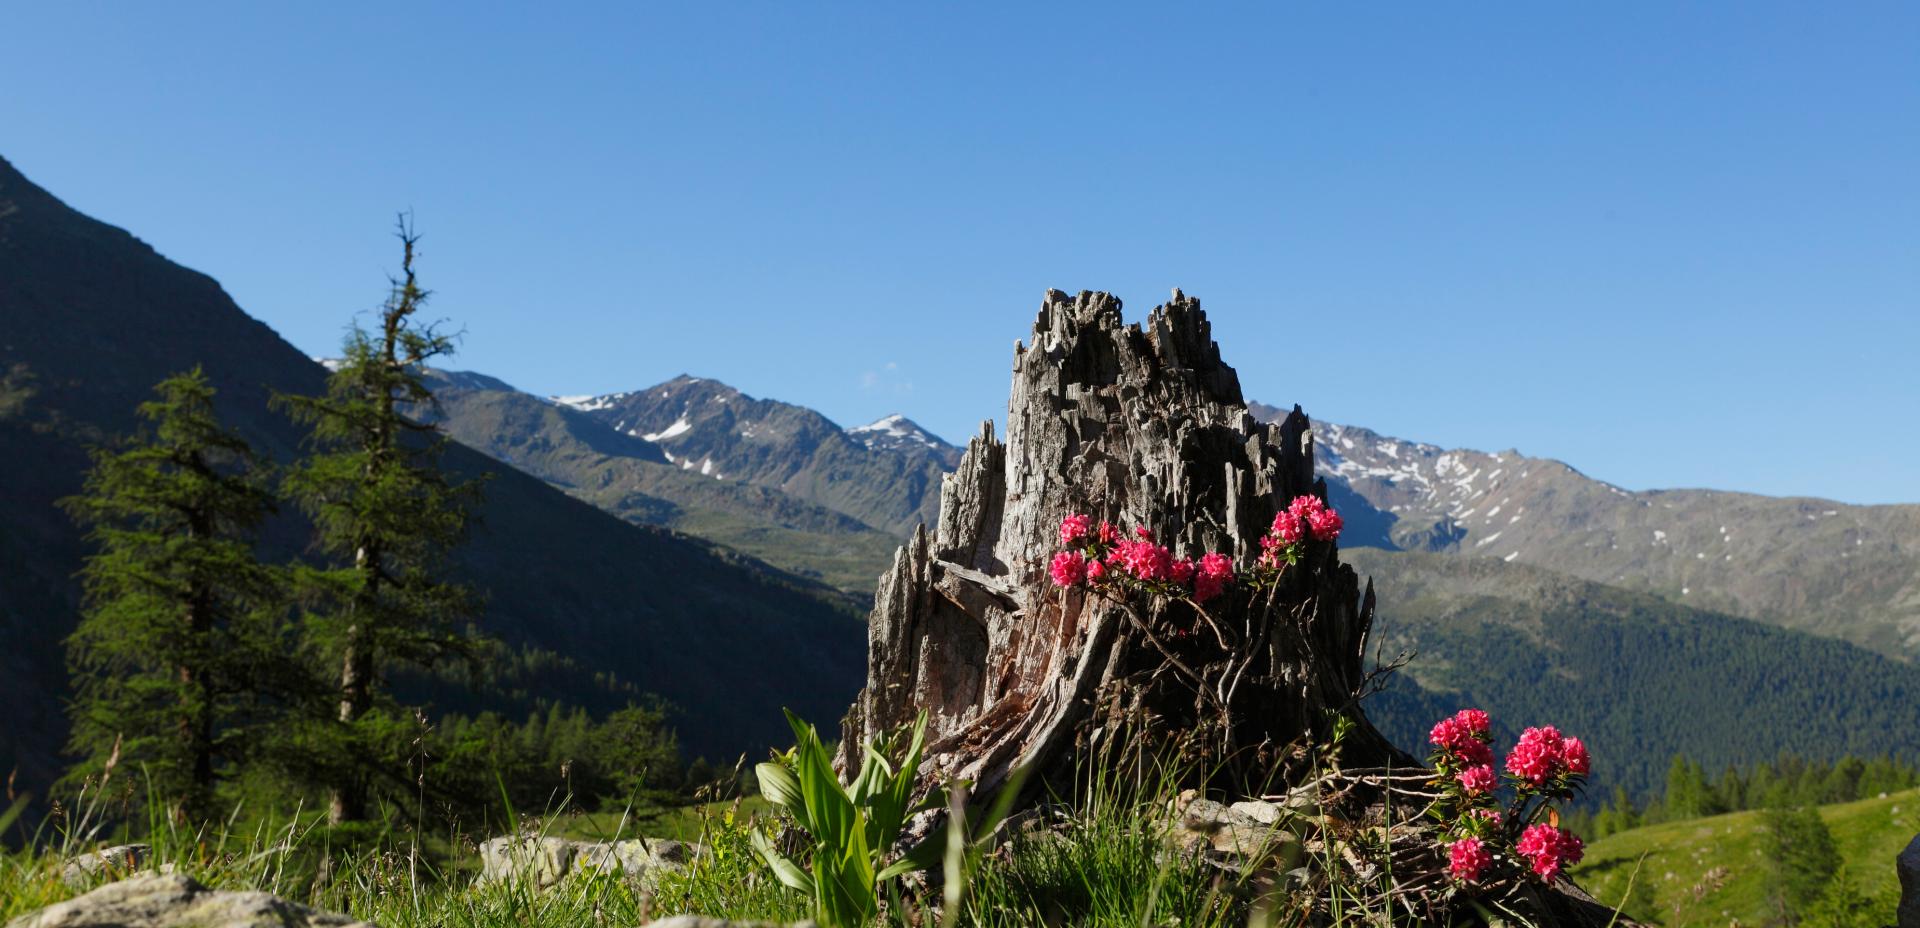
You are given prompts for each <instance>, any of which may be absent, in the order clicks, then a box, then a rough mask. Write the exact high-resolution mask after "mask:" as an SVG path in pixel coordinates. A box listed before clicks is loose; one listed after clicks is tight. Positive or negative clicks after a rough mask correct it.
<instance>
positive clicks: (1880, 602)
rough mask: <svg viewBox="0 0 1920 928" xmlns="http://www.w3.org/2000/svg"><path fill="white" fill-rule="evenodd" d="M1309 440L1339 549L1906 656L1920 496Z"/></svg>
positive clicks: (1268, 411) (1915, 651)
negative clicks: (1644, 484)
mask: <svg viewBox="0 0 1920 928" xmlns="http://www.w3.org/2000/svg"><path fill="white" fill-rule="evenodd" d="M1254 412H1255V415H1263V416H1265V417H1267V418H1269V419H1272V418H1274V417H1275V416H1277V415H1278V414H1279V412H1280V411H1279V410H1278V409H1276V408H1274V407H1271V406H1265V407H1257V408H1256V409H1255V410H1254ZM1315 436H1316V439H1317V442H1316V445H1315V449H1316V454H1317V463H1318V465H1319V467H1320V470H1321V473H1322V474H1323V475H1324V476H1325V477H1326V478H1327V480H1328V483H1329V484H1330V486H1331V487H1332V488H1333V490H1332V492H1334V493H1335V494H1336V495H1339V496H1341V497H1342V498H1343V499H1344V500H1345V501H1346V502H1347V503H1348V506H1347V509H1348V511H1350V512H1352V514H1353V518H1352V520H1351V521H1352V522H1353V523H1355V524H1356V526H1357V528H1358V529H1359V531H1357V532H1356V533H1355V534H1354V535H1352V536H1350V537H1349V538H1348V539H1346V540H1347V542H1348V543H1349V544H1359V545H1367V546H1370V547H1380V548H1385V549H1388V550H1411V551H1432V552H1439V553H1444V554H1449V555H1456V556H1471V557H1494V558H1499V559H1501V560H1504V561H1509V562H1518V563H1521V564H1531V565H1533V566H1537V567H1544V568H1547V569H1550V570H1554V571H1558V572H1560V573H1564V574H1568V575H1570V576H1574V577H1579V578H1582V579H1585V580H1592V581H1596V582H1599V583H1605V584H1608V585H1611V586H1617V587H1620V588H1623V589H1628V590H1636V591H1641V592H1646V593H1651V594H1653V595H1655V596H1659V597H1661V598H1664V599H1667V600H1669V601H1671V602H1676V603H1682V604H1685V605H1688V606H1693V607H1696V608H1700V609H1706V610H1711V611H1717V612H1723V613H1727V614H1731V615H1741V616H1747V617H1750V618H1754V619H1758V620H1760V621H1763V622H1768V623H1771V624H1774V625H1779V626H1782V627H1786V628H1793V629H1799V630H1802V631H1808V632H1813V633H1815V634H1819V635H1824V636H1828V637H1833V638H1841V639H1844V640H1847V641H1851V642H1853V643H1855V644H1858V645H1861V646H1863V647H1867V648H1871V649H1873V650H1876V651H1879V652H1881V653H1883V654H1889V655H1894V656H1898V657H1913V656H1916V655H1920V505H1882V506H1854V505H1848V504H1845V503H1838V502H1834V501H1832V500H1824V499H1811V498H1804V497H1801V498H1793V497H1787V498H1783V497H1769V496H1759V495H1755V494H1751V493H1730V492H1725V491H1721V490H1648V491H1630V490H1624V489H1621V488H1620V487H1617V486H1614V485H1612V484H1610V483H1606V482H1605V481H1601V480H1596V479H1594V478H1592V477H1588V476H1586V475H1585V474H1582V473H1581V472H1579V471H1578V470H1576V469H1574V468H1573V467H1571V466H1569V465H1567V464H1564V463H1561V462H1559V461H1555V460H1550V459H1546V458H1537V457H1529V456H1527V455H1523V454H1520V453H1519V452H1517V451H1504V452H1481V451H1469V450H1462V449H1446V448H1440V447H1436V446H1434V445H1429V444H1422V443H1419V442H1411V441H1405V440H1403V439H1399V438H1393V437H1389V436H1385V435H1381V434H1378V433H1376V432H1372V431H1369V430H1367V429H1364V428H1356V427H1354V426H1346V425H1336V424H1329V423H1320V424H1318V425H1316V427H1315Z"/></svg>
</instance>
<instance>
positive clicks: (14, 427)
mask: <svg viewBox="0 0 1920 928" xmlns="http://www.w3.org/2000/svg"><path fill="white" fill-rule="evenodd" d="M382 286H383V282H382V281H380V280H378V279H375V280H372V281H370V282H369V292H370V294H378V293H379V292H380V289H381V287H382ZM442 309H443V310H446V311H454V309H455V308H454V307H451V306H448V307H442ZM352 311H353V307H343V308H342V310H341V320H342V322H343V323H344V322H346V321H347V320H348V319H350V318H351V317H352ZM194 365H201V366H203V367H204V369H205V370H206V372H207V375H208V378H209V380H210V382H211V384H212V386H213V387H214V388H215V389H217V391H218V394H217V397H216V400H217V403H216V405H217V410H218V412H219V414H220V417H221V419H222V420H223V421H224V422H225V423H227V424H228V425H230V426H232V427H235V428H237V429H238V430H239V431H240V433H241V434H242V435H244V436H245V437H246V438H247V439H248V440H249V441H250V442H251V443H252V444H253V445H254V447H255V448H256V449H258V450H259V451H261V452H262V453H263V454H264V455H266V456H267V457H268V458H269V459H272V460H277V461H282V462H284V461H287V460H289V459H291V458H292V457H294V456H295V455H296V454H298V453H300V452H301V450H302V444H303V431H302V430H301V429H300V428H298V427H296V426H295V425H294V424H293V423H292V422H291V421H290V420H288V419H287V418H286V417H285V416H284V415H282V414H281V413H279V412H277V411H275V410H272V409H270V408H269V404H268V399H269V397H270V395H271V394H273V393H274V392H276V391H279V392H286V393H303V394H314V393H317V392H319V391H320V390H321V389H322V385H323V382H324V377H325V373H326V372H325V370H324V369H323V368H322V367H321V366H320V365H319V364H316V363H314V362H313V361H312V360H310V359H308V358H307V357H305V356H304V355H302V354H301V353H300V352H298V351H297V350H295V349H294V348H293V346H291V345H289V344H287V343H286V342H285V341H283V340H281V339H280V338H279V337H278V336H277V335H275V334H274V332H273V331H272V330H270V329H268V328H267V327H266V326H264V325H262V324H261V323H259V322H257V321H255V320H253V319H251V318H249V317H248V316H247V315H246V314H245V313H244V312H242V311H241V310H240V308H239V307H237V306H235V305H234V303H233V301H232V300H231V299H230V298H229V297H228V296H227V295H226V294H225V293H224V292H223V291H222V290H221V288H220V286H219V285H218V284H217V283H215V282H214V281H213V280H212V279H210V278H208V277H206V276H205V275H203V274H199V273H196V272H193V271H190V270H187V269H185V268H182V267H180V266H178V265H175V264H173V263H172V262H170V261H168V260H167V259H165V258H164V257H162V256H161V255H159V254H158V253H156V252H155V251H154V250H153V249H152V248H150V247H149V246H147V245H145V244H143V243H142V242H140V241H139V240H137V239H135V238H134V237H133V236H131V235H129V234H127V233H126V232H124V231H121V230H119V229H116V228H113V227H111V226H108V225H105V224H103V223H100V222H97V221H95V220H92V219H89V218H87V217H85V216H82V215H80V214H79V213H77V212H74V211H73V210H71V209H69V208H68V207H66V206H65V205H64V204H62V203H60V202H59V201H58V200H56V199H55V198H54V197H53V196H52V195H50V194H48V193H47V192H46V191H44V190H41V189H40V188H38V187H36V186H34V185H33V184H32V183H31V182H29V181H28V180H26V179H25V178H24V177H22V176H21V175H20V174H19V173H18V172H16V171H15V170H14V169H13V168H12V166H11V165H9V164H7V163H6V162H4V161H0V371H11V372H13V373H11V374H9V375H8V384H9V386H8V388H7V396H8V397H10V399H9V400H8V401H7V402H6V403H4V404H0V407H4V408H5V409H6V414H5V415H4V417H0V457H3V458H4V459H5V460H8V461H11V462H14V466H11V467H9V468H8V471H7V474H8V477H7V491H6V493H5V494H4V495H0V662H4V667H5V669H6V670H7V673H5V674H4V675H0V701H4V702H5V704H6V705H7V706H8V709H9V720H8V723H7V724H6V725H5V726H3V727H0V769H12V768H13V767H14V766H16V765H17V766H18V767H19V769H20V778H19V779H18V780H17V781H16V788H19V789H25V790H35V791H37V790H38V789H39V788H40V787H41V786H42V785H43V784H44V783H45V782H47V781H48V780H49V779H50V778H51V777H52V776H53V774H54V773H55V772H56V770H57V766H58V764H57V761H56V757H55V752H57V751H58V750H59V749H60V748H61V745H62V743H63V742H64V740H65V736H64V731H65V724H64V719H63V713H62V699H63V696H64V694H65V692H66V680H65V670H66V665H65V661H64V659H63V657H62V653H61V646H60V645H61V640H62V639H63V638H64V637H65V636H66V634H67V633H68V632H69V631H70V630H71V629H72V628H73V625H74V621H75V616H76V613H77V608H78V586H77V583H76V581H75V579H74V575H75V572H76V571H77V570H78V569H79V567H80V564H81V558H82V556H83V554H84V553H85V551H86V546H85V545H83V544H82V542H81V536H80V532H79V529H78V528H77V527H76V526H74V525H73V524H72V523H71V522H70V521H69V520H68V518H67V517H66V515H65V514H63V513H62V512H60V511H59V510H58V509H57V508H56V507H55V505H54V504H55V501H56V500H58V499H60V498H62V497H65V496H68V495H70V494H72V493H74V492H76V491H77V490H78V489H79V487H80V480H81V475H82V473H83V472H84V471H85V470H86V468H87V465H88V462H87V457H86V455H87V450H88V449H89V448H90V447H93V446H95V445H98V444H100V443H103V442H106V441H109V440H110V439H112V438H114V437H116V436H120V435H124V434H126V433H128V432H129V431H131V430H132V428H133V426H134V424H135V420H134V416H133V412H134V407H135V405H136V404H137V403H139V402H141V401H143V400H145V399H147V398H148V397H149V395H150V391H151V389H152V387H153V386H154V384H155V383H157V382H158V381H160V380H161V379H162V378H164V377H166V376H168V375H170V374H172V373H175V372H178V371H182V370H185V369H188V368H190V367H192V366H194ZM22 397H24V399H21V398H22ZM446 465H447V467H448V468H449V469H450V470H451V471H452V472H453V473H455V474H456V475H457V476H460V477H484V478H486V483H485V503H484V504H483V505H482V506H481V508H480V510H479V511H478V513H477V515H478V518H479V524H478V527H477V528H476V530H475V531H474V533H473V534H472V536H471V538H470V540H469V541H468V542H467V543H465V544H464V545H462V546H461V547H460V548H459V549H458V550H457V551H456V553H455V557H454V567H455V573H456V574H457V576H459V577H460V578H462V579H464V580H466V581H467V582H469V583H471V584H472V585H473V586H475V587H476V588H478V589H479V590H480V591H481V592H482V593H483V594H484V597H485V599H484V602H485V605H484V609H483V611H482V613H481V615H480V616H479V624H480V625H481V627H482V628H483V629H484V630H485V631H487V632H489V633H491V634H493V635H495V636H498V637H499V638H500V639H502V640H504V641H505V642H506V643H507V644H508V645H510V646H511V647H512V648H513V649H515V650H518V651H519V652H520V655H521V656H520V657H519V658H517V659H515V660H514V661H512V662H511V663H512V666H515V667H519V668H521V669H522V671H523V672H521V673H519V674H518V675H517V676H515V677H509V678H505V679H501V680H497V681H494V682H493V683H491V684H489V685H483V686H482V687H480V688H479V689H476V690H468V689H466V688H465V687H464V686H462V687H448V686H441V687H438V688H436V689H435V690H434V692H436V693H440V694H442V696H441V697H440V698H439V700H438V702H437V703H436V704H437V705H439V706H441V707H457V708H461V709H465V710H473V709H477V708H482V707H485V706H487V705H498V706H500V707H501V708H505V709H509V710H512V711H519V710H521V709H524V708H526V707H528V706H529V705H530V704H534V703H541V702H554V701H566V702H577V703H578V704H582V705H585V706H588V707H591V708H598V709H610V708H616V707H618V706H620V705H624V704H625V702H626V701H627V700H628V699H630V698H632V695H633V694H634V693H636V692H650V693H658V694H660V695H662V696H664V697H665V698H666V699H668V700H669V701H670V702H671V703H673V704H674V706H675V707H676V708H677V711H678V715H677V716H676V717H675V723H676V725H677V727H678V728H679V730H680V733H681V742H682V744H683V745H685V746H686V747H687V748H688V750H689V751H690V752H691V753H698V754H707V755H711V756H715V757H727V758H729V759H730V758H731V757H733V756H734V755H735V754H737V753H739V752H742V751H749V750H758V749H759V748H760V747H762V746H764V745H767V744H771V743H775V742H777V741H779V740H780V739H782V738H784V737H786V733H785V728H784V726H783V725H782V724H781V722H780V713H779V710H780V708H781V707H782V706H783V705H787V706H794V707H796V708H799V709H801V711H804V712H806V713H807V714H809V715H811V716H814V717H819V718H830V717H833V716H834V715H835V714H836V713H838V712H839V711H840V710H842V709H843V708H844V707H845V705H846V703H847V701H848V699H849V698H850V696H851V694H852V692H853V690H854V688H855V686H856V685H857V683H858V680H859V673H860V671H859V668H860V666H861V654H862V650H863V648H862V645H863V635H862V632H861V627H860V622H859V619H858V612H857V609H856V608H854V607H853V606H852V605H851V604H850V603H849V601H848V600H847V598H846V597H845V596H844V594H841V593H839V592H837V591H834V590H831V589H829V588H827V587H825V586H824V585H821V584H818V583H815V582H812V581H808V580H805V579H802V578H798V577H795V576H793V575H791V574H787V573H784V572H782V571H779V570H776V569H773V568H771V567H769V566H767V565H765V564H763V563H760V562H757V561H754V560H752V559H750V558H747V557H744V556H741V555H738V554H735V553H731V552H726V551H723V550H716V549H715V548H714V547H713V546H712V545H710V544H708V543H705V542H701V541H697V540H694V539H690V538H688V537H686V536H683V535H678V534H675V533H672V532H668V531H665V530H661V529H650V528H644V527H638V526H634V525H630V524H626V523H624V522H622V521H620V520H619V519H616V518H614V517H612V516H609V515H607V514H605V513H602V512H600V511H598V510H597V509H595V508H594V507H592V506H590V505H588V504H587V503H585V502H581V501H578V500H574V499H571V498H569V497H567V496H566V495H565V494H563V493H560V492H558V491H556V490H554V489H552V488H551V487H549V486H547V485H546V484H545V483H543V482H541V481H540V480H537V479H534V478H532V477H529V476H527V475H525V474H522V473H520V472H519V471H516V470H513V469H511V468H508V467H503V466H501V465H499V464H496V463H495V462H493V461H492V460H490V459H488V458H486V457H485V456H483V455H481V454H478V453H474V452H470V451H466V450H464V449H461V448H458V447H455V448H453V449H452V450H451V452H450V453H449V454H448V456H447V458H446ZM307 534H308V533H307V531H306V529H305V526H304V525H302V524H301V523H300V522H299V521H298V520H297V519H295V518H293V517H292V516H291V515H290V514H288V513H287V512H285V511H283V514H282V517H281V518H280V519H278V520H276V521H274V522H272V523H270V524H269V525H268V526H267V527H266V535H265V537H266V541H265V554H266V556H267V557H269V558H270V559H280V560H287V559H292V558H295V557H297V556H302V555H303V554H304V553H305V552H306V551H307V542H306V538H307ZM502 690H505V691H506V695H507V698H506V699H505V700H502V699H501V698H500V695H499V694H500V693H501V691H502ZM516 691H517V695H518V698H516ZM503 702H504V705H503V704H502V703H503Z"/></svg>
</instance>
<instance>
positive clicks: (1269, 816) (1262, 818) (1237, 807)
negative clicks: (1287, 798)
mask: <svg viewBox="0 0 1920 928" xmlns="http://www.w3.org/2000/svg"><path fill="white" fill-rule="evenodd" d="M1228 810H1229V811H1231V812H1233V814H1235V815H1240V816H1245V817H1246V818H1250V819H1253V820H1254V821H1256V822H1259V823H1260V824H1262V825H1277V824H1279V823H1280V817H1281V816H1282V815H1284V814H1285V813H1284V812H1282V811H1281V809H1280V807H1279V806H1276V805H1274V804H1273V803H1271V802H1264V801H1262V800H1259V799H1245V800H1242V801H1240V802H1236V803H1234V804H1233V805H1231V806H1229V807H1228Z"/></svg>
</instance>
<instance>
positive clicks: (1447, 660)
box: [1341, 550, 1920, 811]
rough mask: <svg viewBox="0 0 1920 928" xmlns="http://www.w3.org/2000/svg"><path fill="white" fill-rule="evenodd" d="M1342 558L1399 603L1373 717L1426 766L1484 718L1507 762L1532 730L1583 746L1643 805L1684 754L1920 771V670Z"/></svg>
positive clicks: (1818, 645) (1456, 569)
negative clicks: (1448, 739) (1444, 735)
mask: <svg viewBox="0 0 1920 928" xmlns="http://www.w3.org/2000/svg"><path fill="white" fill-rule="evenodd" d="M1341 553H1342V556H1343V557H1350V558H1351V559H1352V560H1353V562H1354V563H1356V564H1357V565H1358V566H1359V569H1361V570H1362V571H1363V572H1365V573H1370V574H1373V575H1374V576H1375V577H1376V578H1377V579H1378V580H1379V582H1380V583H1381V584H1383V586H1382V587H1381V588H1382V589H1384V590H1389V591H1393V592H1392V593H1391V595H1386V596H1383V597H1382V599H1381V606H1380V616H1381V617H1380V620H1379V622H1378V623H1377V624H1376V626H1375V628H1376V633H1377V634H1378V635H1379V636H1380V639H1381V641H1382V643H1383V647H1384V649H1385V653H1386V654H1389V655H1391V654H1393V653H1396V652H1398V651H1400V650H1409V651H1414V652H1417V654H1416V656H1415V658H1414V660H1413V663H1412V664H1410V665H1409V666H1408V667H1407V668H1406V670H1404V671H1403V672H1402V673H1400V674H1397V675H1396V677H1395V679H1393V680H1392V681H1390V683H1389V686H1388V689H1387V691H1386V692H1384V693H1381V694H1378V695H1376V696H1374V697H1371V698H1369V699H1368V701H1367V702H1366V703H1365V704H1364V705H1365V708H1366V712H1367V715H1368V717H1369V718H1370V719H1372V720H1373V721H1374V722H1375V724H1376V725H1378V726H1379V727H1380V729H1381V730H1382V731H1383V732H1384V733H1386V734H1387V735H1388V736H1389V737H1390V738H1393V739H1394V740H1395V743H1397V744H1399V745H1400V746H1401V747H1403V748H1408V749H1410V750H1412V752H1413V753H1415V754H1417V755H1421V756H1424V755H1425V754H1426V749H1425V746H1424V743H1425V741H1426V737H1427V731H1428V729H1429V728H1430V727H1431V726H1432V725H1433V722H1434V720H1436V719H1439V718H1442V717H1444V716H1446V715H1450V714H1452V712H1453V711H1454V710H1456V709H1459V708H1461V707H1463V706H1478V707H1480V708H1483V709H1486V710H1487V711H1488V712H1490V713H1492V714H1493V718H1494V723H1495V725H1496V727H1497V728H1502V727H1504V730H1503V731H1497V732H1496V733H1497V734H1499V736H1500V737H1499V739H1498V745H1497V746H1505V745H1509V744H1512V743H1513V738H1514V736H1515V735H1516V734H1517V732H1518V730H1519V729H1520V728H1522V727H1524V726H1527V725H1542V724H1551V725H1556V726H1558V727H1559V728H1560V729H1561V730H1562V731H1564V732H1566V733H1568V734H1572V735H1578V736H1580V737H1581V738H1582V739H1584V740H1585V741H1586V743H1587V744H1588V745H1589V746H1590V747H1591V748H1592V750H1593V764H1594V769H1593V776H1592V780H1591V782H1592V783H1593V784H1594V785H1595V786H1596V787H1597V788H1598V789H1599V790H1610V789H1611V788H1612V787H1613V786H1615V785H1623V786H1625V787H1626V788H1627V791H1628V793H1629V794H1631V795H1633V796H1634V797H1635V798H1636V799H1645V798H1646V797H1648V796H1650V795H1652V794H1654V793H1655V792H1657V791H1658V790H1659V789H1660V787H1661V785H1662V784H1663V783H1664V782H1665V779H1666V774H1667V772H1668V768H1669V766H1670V762H1671V760H1672V757H1673V752H1674V751H1675V750H1676V749H1683V750H1685V751H1686V752H1687V755H1688V757H1689V759H1690V760H1692V761H1694V762H1697V767H1698V768H1699V769H1700V770H1720V769H1724V768H1725V767H1726V766H1728V765H1736V766H1740V767H1750V766H1751V765H1753V764H1756V763H1759V762H1762V761H1764V760H1767V759H1769V758H1775V757H1779V756H1780V755H1781V754H1782V753H1783V752H1793V753H1795V754H1798V755H1799V756H1801V757H1807V758H1816V759H1818V760H1820V761H1821V762H1822V765H1823V766H1824V765H1825V764H1826V763H1828V762H1831V761H1832V760H1834V759H1837V758H1839V757H1841V756H1843V755H1845V754H1848V753H1852V754H1856V755H1859V756H1863V757H1864V756H1868V755H1870V754H1875V753H1879V752H1882V751H1885V752H1889V753H1890V754H1892V755H1893V756H1895V757H1900V758H1908V759H1912V758H1920V667H1916V666H1915V665H1913V664H1908V663H1903V662H1899V661H1894V660H1890V659H1887V658H1884V657H1881V656H1879V655H1876V654H1873V653H1870V652H1867V651H1864V650H1862V649H1860V648H1857V647H1854V646H1852V645H1848V644H1845V643H1843V642H1839V641H1834V640H1831V639H1826V638H1817V637H1814V636H1812V635H1808V634H1804V633H1800V632H1792V631H1787V630H1783V629H1779V628H1774V627H1771V626H1768V625H1763V624H1761V623H1758V622H1751V621H1747V620H1744V619H1738V618H1734V617H1731V616H1726V615H1720V614H1717V613H1713V612H1706V611H1702V610H1695V609H1688V608H1686V607H1684V606H1678V605H1675V604H1673V603H1669V602H1665V601H1663V600H1660V599H1658V598H1655V597H1653V596H1648V595H1644V594H1638V593H1631V592H1627V591H1624V590H1618V589H1614V588H1611V587H1606V586H1603V585H1600V584H1596V583H1588V582H1586V581H1581V580H1575V579H1572V578H1568V577H1563V576H1559V575H1556V574H1552V573H1549V572H1546V571H1542V570H1538V569H1535V568H1528V567H1524V566H1522V565H1519V564H1504V563H1501V562H1500V561H1497V560H1491V559H1473V560H1469V559H1464V558H1446V557H1442V556H1439V555H1419V554H1410V553H1393V554H1387V553H1384V552H1378V551H1370V550H1359V551H1352V552H1348V551H1343V552H1341ZM1693 772H1696V771H1690V773H1689V776H1691V775H1692V773H1693ZM1863 776H1864V773H1863ZM1704 800H1705V797H1703V801H1704ZM1754 801H1755V802H1758V801H1760V800H1757V799H1756V800H1754ZM1703 811H1704V810H1703Z"/></svg>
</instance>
